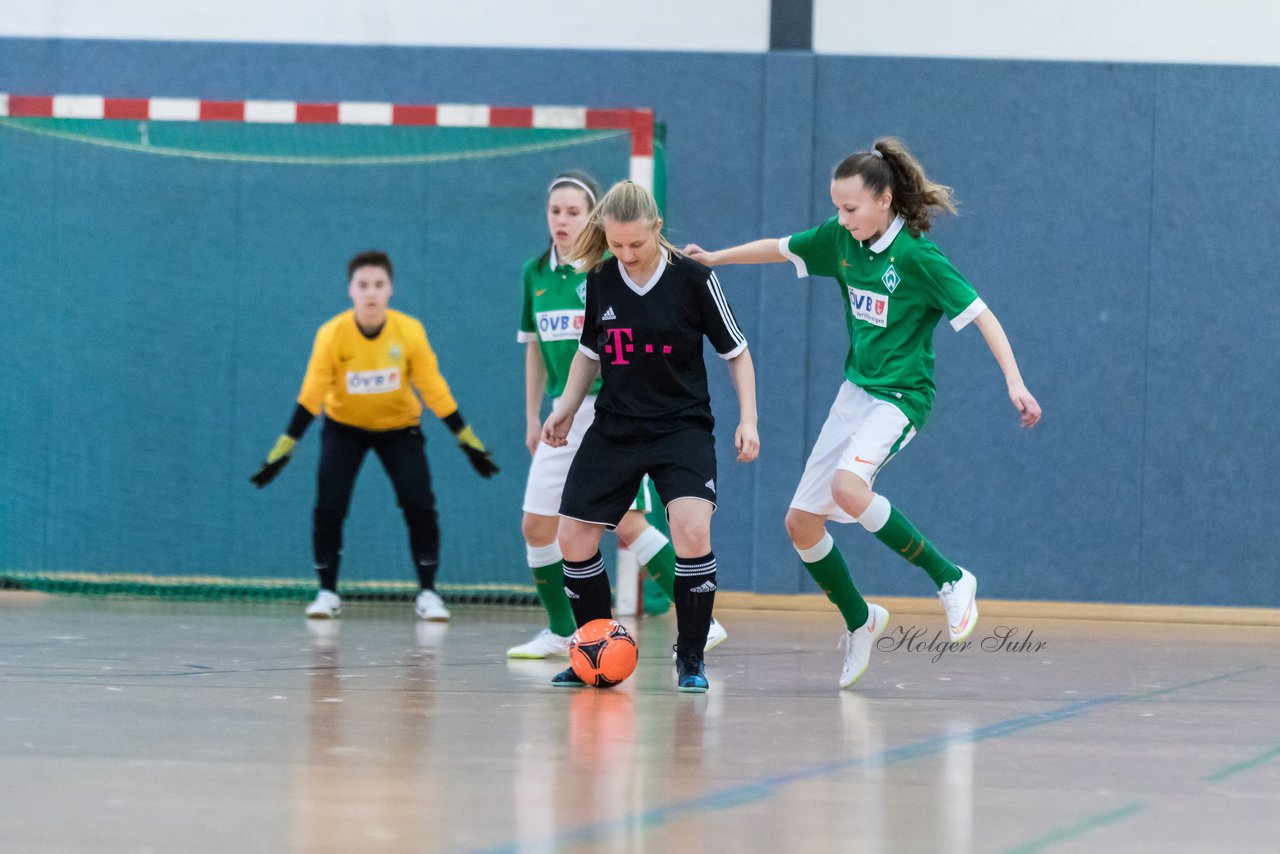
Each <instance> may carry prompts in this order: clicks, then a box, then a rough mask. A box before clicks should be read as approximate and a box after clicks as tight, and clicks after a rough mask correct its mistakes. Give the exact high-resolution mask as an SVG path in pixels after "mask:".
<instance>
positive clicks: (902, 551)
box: [898, 540, 916, 554]
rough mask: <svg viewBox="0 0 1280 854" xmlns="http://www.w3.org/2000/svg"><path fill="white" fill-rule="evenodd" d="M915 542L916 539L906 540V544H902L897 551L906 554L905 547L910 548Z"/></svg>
mask: <svg viewBox="0 0 1280 854" xmlns="http://www.w3.org/2000/svg"><path fill="white" fill-rule="evenodd" d="M915 544H916V541H915V540H907V544H906V545H905V546H903V547H902V548H900V549H898V551H899V552H901V553H902V554H906V553H907V549H909V548H911V547H912V546H914V545H915Z"/></svg>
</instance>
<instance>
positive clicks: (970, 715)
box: [0, 593, 1280, 854]
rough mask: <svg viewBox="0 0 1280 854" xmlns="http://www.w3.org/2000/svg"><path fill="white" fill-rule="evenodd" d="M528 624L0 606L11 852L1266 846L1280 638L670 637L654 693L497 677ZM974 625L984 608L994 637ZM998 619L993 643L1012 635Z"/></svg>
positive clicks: (766, 623)
mask: <svg viewBox="0 0 1280 854" xmlns="http://www.w3.org/2000/svg"><path fill="white" fill-rule="evenodd" d="M538 616H539V615H538V612H537V611H535V610H533V609H518V608H507V609H500V608H479V607H474V608H467V607H458V608H456V609H455V611H454V620H453V622H452V623H450V624H432V623H421V622H418V621H417V620H415V619H413V614H412V608H411V606H410V605H408V604H405V605H398V606H390V605H372V604H370V605H363V604H360V603H353V604H352V605H350V606H349V607H348V608H347V609H346V611H345V613H344V617H343V619H342V620H341V621H334V622H328V623H325V622H314V621H312V622H307V621H305V620H303V619H302V618H301V608H300V606H294V605H290V606H283V605H261V604H259V605H248V604H175V603H162V602H151V601H112V600H104V599H94V598H53V597H45V596H38V595H34V594H15V593H6V594H0V714H2V715H3V719H2V720H3V724H2V728H0V762H2V766H3V768H4V773H3V774H0V803H3V804H4V809H3V810H0V851H4V852H26V851H58V852H81V851H83V852H95V854H102V852H137V851H188V852H205V851H208V852H227V851H237V852H242V851H270V852H279V851H300V852H355V851H371V852H382V851H388V852H390V851H460V850H462V851H466V850H507V851H569V850H582V851H590V850H611V851H616V850H621V851H664V852H665V851H835V850H841V851H846V850H847V851H868V852H877V851H883V852H900V851H906V852H927V851H947V852H950V854H964V852H988V851H990V852H1004V851H1021V852H1031V851H1042V850H1054V851H1089V852H1097V851H1126V852H1130V851H1161V852H1164V851H1199V850H1220V849H1223V848H1225V847H1230V849H1231V850H1233V851H1259V852H1261V851H1268V852H1269V851H1274V850H1276V844H1277V843H1276V840H1277V839H1280V732H1277V729H1276V726H1275V720H1276V714H1275V709H1276V704H1277V700H1280V667H1277V665H1276V663H1275V650H1276V649H1277V648H1278V647H1280V629H1275V628H1259V627H1254V628H1248V627H1228V626H1177V625H1168V624H1141V625H1139V624H1130V623H1107V622H1085V621H1066V620H1048V619H1024V620H1018V621H1011V620H1008V619H1006V620H991V621H986V622H984V623H983V624H982V625H980V626H979V629H978V631H977V632H976V633H975V635H974V637H973V639H972V642H971V644H970V646H969V647H968V648H964V649H955V648H950V647H947V646H945V645H943V644H942V643H941V642H940V640H938V639H937V637H936V636H937V633H938V632H939V630H941V629H942V617H941V614H940V613H939V614H938V615H934V616H927V617H917V616H914V615H912V616H908V617H905V618H903V619H900V620H899V619H897V618H895V620H894V622H893V623H892V624H891V626H890V630H889V632H888V633H886V635H885V637H884V639H882V640H881V642H880V648H879V649H878V651H877V652H876V653H875V655H874V656H873V658H872V662H871V667H870V669H869V670H868V671H867V674H866V675H865V676H864V677H863V678H862V680H861V681H860V682H859V683H858V685H857V689H856V690H855V691H839V690H837V687H836V680H837V678H838V677H839V673H840V659H839V652H838V651H837V649H836V640H837V639H838V637H839V623H838V621H837V619H836V618H835V615H834V612H833V613H832V614H814V613H795V612H792V613H777V612H759V611H724V612H722V613H720V614H719V616H720V618H721V619H722V621H723V622H724V624H725V626H726V627H727V628H728V631H729V640H728V641H727V642H726V643H725V644H724V645H723V646H721V647H720V648H719V649H717V650H716V651H714V652H712V653H711V654H710V655H709V656H708V676H709V678H710V679H711V685H712V687H711V692H710V693H709V694H706V695H701V696H700V695H682V694H678V693H677V692H676V691H675V689H674V678H673V669H672V665H671V657H670V648H671V646H670V645H671V643H672V640H673V636H674V633H675V623H674V617H673V616H672V615H666V616H663V617H661V618H656V619H650V620H647V621H643V622H639V623H632V624H630V627H631V628H632V630H633V631H634V632H635V634H636V635H637V637H638V639H639V641H640V658H641V660H640V666H639V669H638V670H637V672H636V675H635V676H634V677H632V678H631V679H630V680H628V682H626V683H624V684H623V685H622V686H620V687H618V688H616V689H612V690H595V689H584V690H576V691H575V690H564V689H553V688H551V687H550V686H549V685H548V680H549V679H550V677H551V676H552V675H553V674H554V673H555V672H556V671H557V670H559V669H560V668H561V667H563V666H564V665H563V663H562V661H523V662H516V661H508V660H507V659H505V658H504V656H503V651H504V650H505V649H506V648H507V647H508V646H510V645H512V644H514V643H518V642H520V641H521V640H524V639H526V638H527V637H528V636H529V635H531V633H532V632H533V631H535V630H536V629H537V628H538ZM984 620H985V618H984ZM1001 627H1003V628H1001Z"/></svg>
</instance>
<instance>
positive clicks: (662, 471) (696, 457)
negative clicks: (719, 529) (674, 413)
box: [560, 425, 716, 529]
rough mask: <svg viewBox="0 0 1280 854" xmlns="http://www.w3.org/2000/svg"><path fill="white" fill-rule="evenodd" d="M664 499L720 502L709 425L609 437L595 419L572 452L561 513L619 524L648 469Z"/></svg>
mask: <svg viewBox="0 0 1280 854" xmlns="http://www.w3.org/2000/svg"><path fill="white" fill-rule="evenodd" d="M646 474H647V475H649V477H650V478H651V479H652V480H653V485H654V487H655V488H657V490H658V497H659V498H660V499H662V503H663V504H670V503H671V502H672V501H675V500H676V499H677V498H701V499H702V500H703V501H709V502H711V506H712V508H714V507H715V503H716V440H715V436H713V435H711V433H709V432H707V431H706V430H698V429H695V428H690V429H684V430H677V431H675V432H674V433H668V434H667V435H665V436H656V437H652V438H650V437H645V438H643V439H635V440H630V441H625V442H624V441H619V440H617V439H610V438H605V437H604V436H603V435H601V433H600V431H599V430H597V429H596V428H595V426H594V425H593V426H592V427H591V428H590V429H589V430H587V435H585V436H583V437H582V445H581V446H580V447H579V448H578V453H577V454H575V455H574V457H573V463H572V465H570V466H569V474H568V476H567V477H566V479H565V484H564V494H563V496H562V497H561V499H560V515H561V516H567V517H569V518H570V519H577V520H578V521H580V522H592V523H595V524H599V525H605V526H607V527H608V528H610V529H613V528H615V527H617V525H618V523H619V522H621V521H622V517H623V516H624V515H626V512H627V510H628V509H629V508H630V507H631V502H632V501H634V500H635V497H636V492H637V491H638V490H639V489H640V482H641V480H642V479H643V478H644V476H645V475H646Z"/></svg>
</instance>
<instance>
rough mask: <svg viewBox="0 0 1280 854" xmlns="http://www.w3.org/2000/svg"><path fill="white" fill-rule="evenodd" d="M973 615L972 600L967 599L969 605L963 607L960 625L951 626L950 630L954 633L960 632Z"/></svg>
mask: <svg viewBox="0 0 1280 854" xmlns="http://www.w3.org/2000/svg"><path fill="white" fill-rule="evenodd" d="M972 616H973V600H972V599H970V600H969V607H968V608H965V609H964V617H963V619H961V620H960V625H958V626H952V627H951V631H952V632H954V633H955V634H960V633H962V632H963V631H964V630H965V628H967V627H968V625H969V618H970V617H972Z"/></svg>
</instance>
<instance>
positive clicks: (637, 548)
mask: <svg viewBox="0 0 1280 854" xmlns="http://www.w3.org/2000/svg"><path fill="white" fill-rule="evenodd" d="M668 542H669V540H668V539H667V538H666V537H665V536H663V534H662V532H661V531H659V530H658V529H657V528H655V527H653V526H652V525H650V526H649V527H648V528H645V531H644V533H643V534H641V535H640V536H638V537H636V541H635V542H634V543H632V544H631V546H630V549H631V553H632V554H633V555H635V556H636V562H637V563H639V564H640V565H641V566H644V565H645V564H646V563H648V562H649V561H651V560H653V556H654V555H656V554H657V553H658V552H660V551H662V547H663V546H665V545H666V544H667V543H668Z"/></svg>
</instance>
